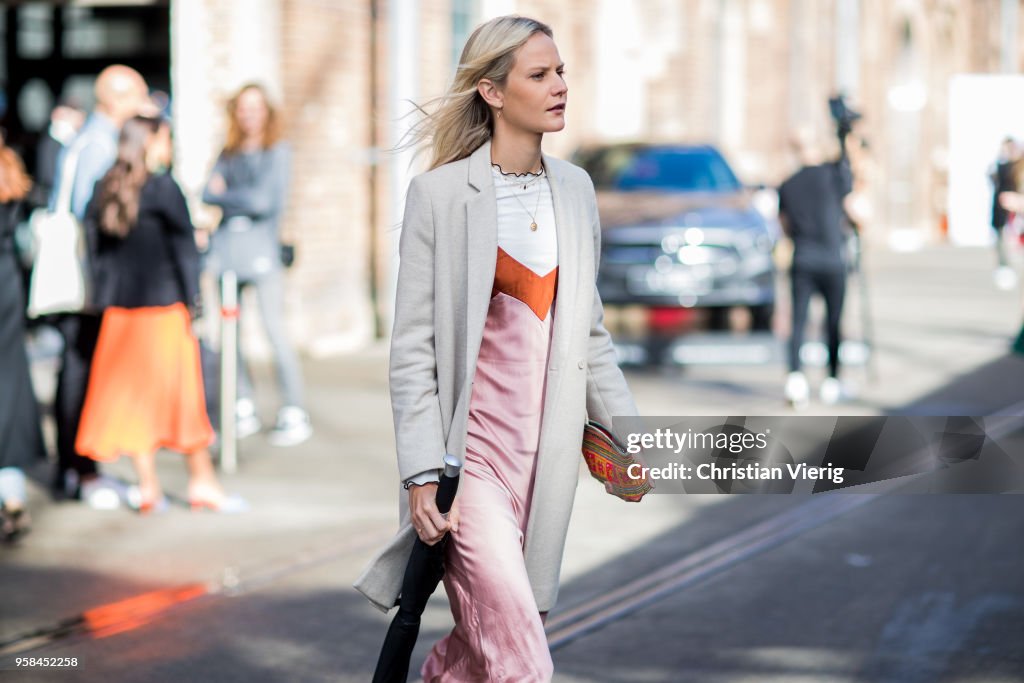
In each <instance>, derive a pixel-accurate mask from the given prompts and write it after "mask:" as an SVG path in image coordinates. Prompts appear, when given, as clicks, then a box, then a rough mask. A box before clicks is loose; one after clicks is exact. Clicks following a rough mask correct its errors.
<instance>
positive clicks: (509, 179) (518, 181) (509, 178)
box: [491, 164, 544, 232]
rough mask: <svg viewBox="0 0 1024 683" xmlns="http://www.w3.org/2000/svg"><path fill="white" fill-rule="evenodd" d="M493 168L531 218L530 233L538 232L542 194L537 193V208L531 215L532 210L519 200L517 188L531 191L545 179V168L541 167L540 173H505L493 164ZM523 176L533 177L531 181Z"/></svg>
mask: <svg viewBox="0 0 1024 683" xmlns="http://www.w3.org/2000/svg"><path fill="white" fill-rule="evenodd" d="M491 166H492V167H494V168H495V169H497V170H498V173H500V174H501V176H502V179H503V180H504V184H505V186H506V187H510V188H512V192H511V195H512V196H513V197H515V199H516V201H517V202H519V206H521V207H523V211H525V212H526V214H527V215H528V216H529V217H530V231H531V232H537V212H538V211H540V196H541V193H540V192H537V206H535V207H534V209H533V212H532V213H531V212H530V209H529V208H527V206H526V204H524V203H523V200H522V199H520V198H519V195H518V194H516V188H517V187H518V188H521V189H522V190H527V189H529V188H530V186H531V185H533V184H534V183H536V182H537V181H538V180H540V179H541V178H543V177H544V167H543V166H541V168H540V171H538V172H537V173H505V171H503V170H501V166H500V165H499V164H491ZM522 176H531V177H530V179H529V180H523V179H522Z"/></svg>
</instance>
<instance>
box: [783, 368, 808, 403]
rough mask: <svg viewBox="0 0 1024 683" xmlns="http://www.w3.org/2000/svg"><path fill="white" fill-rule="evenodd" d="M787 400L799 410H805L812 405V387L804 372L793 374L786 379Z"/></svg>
mask: <svg viewBox="0 0 1024 683" xmlns="http://www.w3.org/2000/svg"><path fill="white" fill-rule="evenodd" d="M785 393H786V400H787V401H788V402H789V404H790V405H792V406H793V407H794V408H796V409H797V410H803V409H804V408H806V407H807V404H808V403H810V398H811V387H810V385H808V384H807V378H806V377H805V376H804V373H802V372H791V373H789V375H787V377H786V388H785Z"/></svg>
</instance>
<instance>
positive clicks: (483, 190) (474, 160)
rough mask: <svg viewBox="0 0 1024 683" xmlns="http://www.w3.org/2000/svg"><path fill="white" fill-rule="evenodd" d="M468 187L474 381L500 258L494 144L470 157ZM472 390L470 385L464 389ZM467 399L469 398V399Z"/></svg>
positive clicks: (469, 352)
mask: <svg viewBox="0 0 1024 683" xmlns="http://www.w3.org/2000/svg"><path fill="white" fill-rule="evenodd" d="M467 180H468V182H469V184H470V185H471V186H472V187H474V188H476V190H477V194H476V195H475V196H473V197H471V198H470V200H469V201H468V202H467V203H466V258H467V259H468V263H467V264H466V266H467V267H466V273H467V280H468V281H467V283H466V285H467V287H468V290H467V292H466V303H467V307H468V309H469V310H468V311H467V315H466V377H467V378H470V380H471V379H472V377H473V375H474V370H475V368H476V358H477V354H478V353H479V352H480V342H481V340H482V338H483V334H484V324H485V323H486V321H487V309H488V307H489V306H490V301H491V290H492V288H493V286H494V268H495V262H496V261H497V258H498V207H497V199H496V198H495V194H494V178H493V176H492V175H491V143H490V142H485V143H484V144H483V145H481V146H480V147H479V148H478V149H477V150H476V151H475V152H473V154H472V155H470V158H469V177H468V179H467ZM463 390H464V391H469V384H468V383H467V386H466V387H465V388H464V389H463ZM467 399H468V397H467Z"/></svg>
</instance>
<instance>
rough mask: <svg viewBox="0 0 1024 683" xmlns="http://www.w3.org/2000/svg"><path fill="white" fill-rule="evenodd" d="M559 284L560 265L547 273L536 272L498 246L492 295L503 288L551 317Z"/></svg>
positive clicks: (505, 291)
mask: <svg viewBox="0 0 1024 683" xmlns="http://www.w3.org/2000/svg"><path fill="white" fill-rule="evenodd" d="M557 287H558V266H555V267H554V268H552V269H551V272H550V273H548V274H547V275H537V273H535V272H533V271H532V270H530V269H529V268H527V267H526V266H524V265H523V264H522V263H520V262H519V261H517V260H515V259H514V258H512V257H511V256H509V255H508V254H507V253H506V252H505V250H504V249H502V248H501V247H498V262H497V264H496V265H495V267H494V287H493V289H491V296H492V297H494V296H495V295H496V294H497V293H498V292H503V293H505V294H507V295H509V296H510V297H513V298H515V299H519V300H520V301H522V302H523V303H524V304H526V305H527V306H529V307H530V310H531V311H533V312H534V314H535V315H536V316H537V317H538V318H540V319H541V320H544V319H545V318H547V317H548V311H550V310H551V304H552V303H554V301H555V290H556V289H557Z"/></svg>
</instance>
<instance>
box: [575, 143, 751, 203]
mask: <svg viewBox="0 0 1024 683" xmlns="http://www.w3.org/2000/svg"><path fill="white" fill-rule="evenodd" d="M580 160H581V162H582V164H583V166H584V168H586V169H587V171H588V172H589V173H590V175H591V177H592V178H593V179H594V185H595V186H596V187H597V189H599V190H618V191H621V192H636V191H640V190H654V191H660V192H736V191H738V190H739V189H741V186H740V183H739V181H738V180H737V179H736V176H735V175H733V172H732V169H730V168H729V165H728V164H727V163H726V162H725V159H723V158H722V156H721V155H720V154H719V153H718V152H716V151H715V150H713V149H709V148H673V147H647V148H642V147H641V148H636V147H634V148H630V147H613V148H608V149H603V150H600V151H598V152H596V153H592V154H589V155H583V157H582V158H581V159H580Z"/></svg>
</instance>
